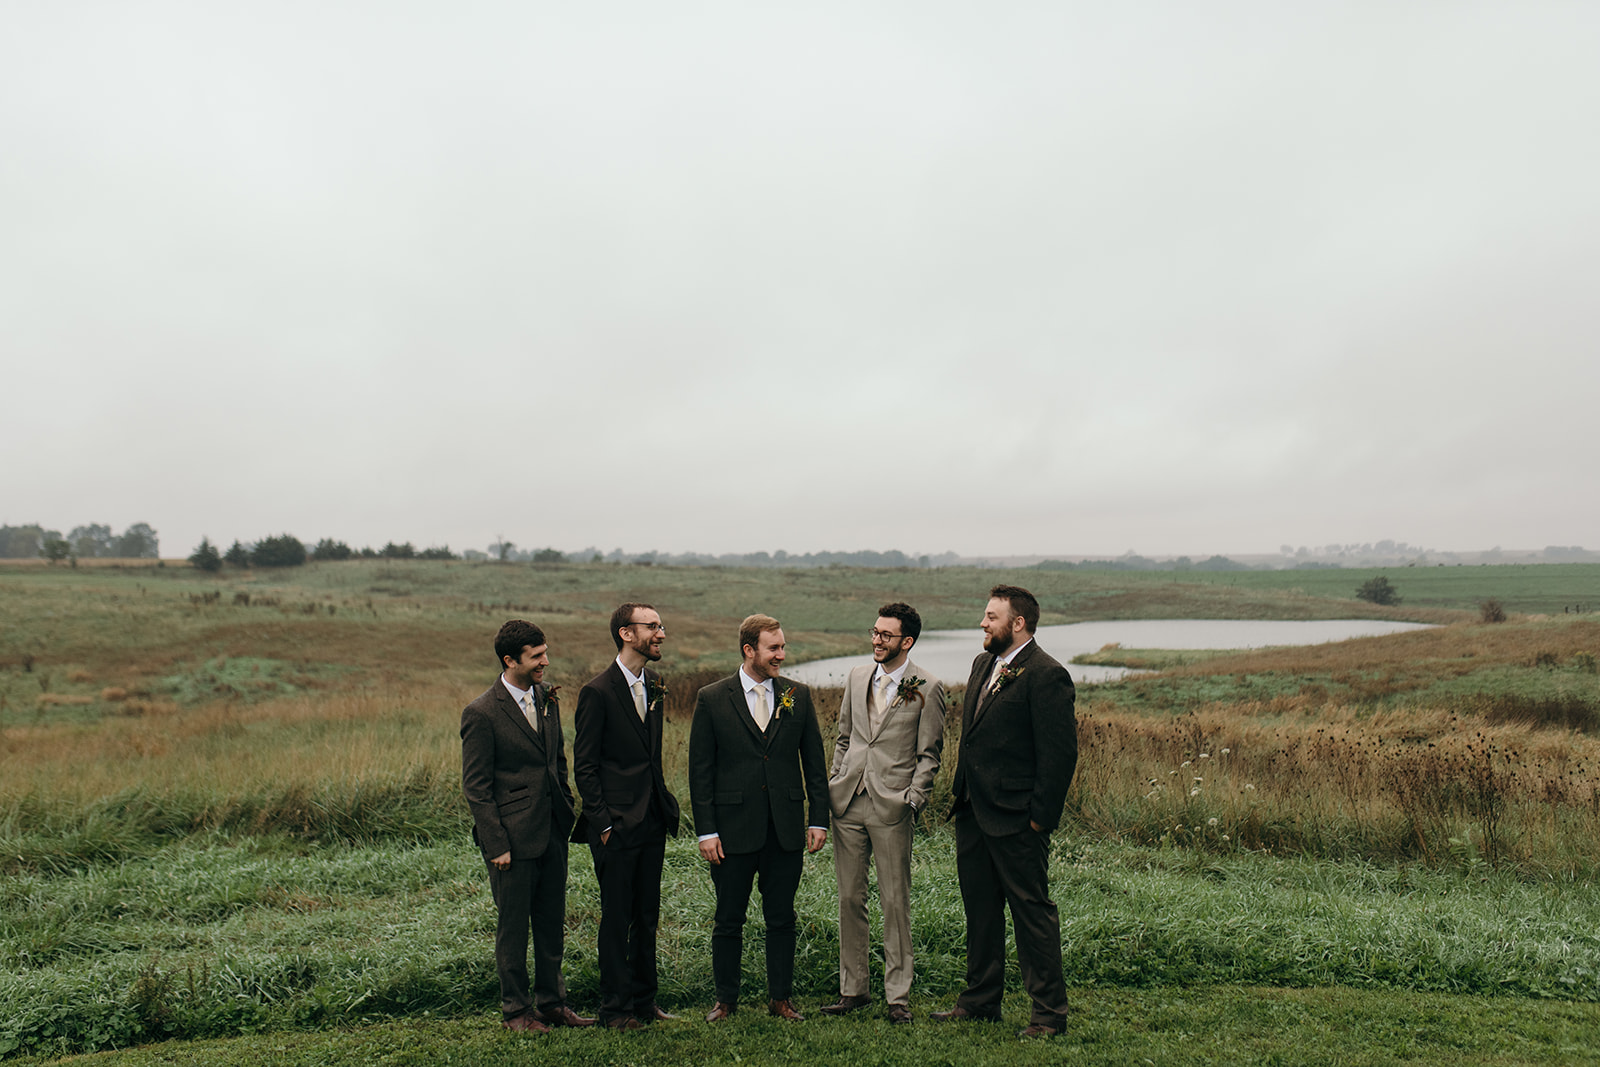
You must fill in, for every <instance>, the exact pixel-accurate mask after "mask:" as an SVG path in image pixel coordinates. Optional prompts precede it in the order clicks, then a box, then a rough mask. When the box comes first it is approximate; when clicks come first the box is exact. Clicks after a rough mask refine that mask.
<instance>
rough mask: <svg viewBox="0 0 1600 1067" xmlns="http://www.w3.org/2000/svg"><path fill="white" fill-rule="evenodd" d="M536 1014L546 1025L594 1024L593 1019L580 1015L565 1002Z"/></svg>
mask: <svg viewBox="0 0 1600 1067" xmlns="http://www.w3.org/2000/svg"><path fill="white" fill-rule="evenodd" d="M535 1014H537V1015H538V1016H539V1021H540V1022H542V1023H544V1024H545V1025H546V1026H593V1025H594V1020H593V1019H586V1018H584V1017H583V1016H582V1015H579V1014H578V1013H577V1012H575V1011H573V1010H572V1009H571V1008H569V1007H567V1006H566V1005H565V1004H563V1005H561V1007H559V1008H551V1009H550V1010H549V1011H541V1012H536V1013H535Z"/></svg>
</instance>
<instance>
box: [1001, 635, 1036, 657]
mask: <svg viewBox="0 0 1600 1067" xmlns="http://www.w3.org/2000/svg"><path fill="white" fill-rule="evenodd" d="M1031 644H1033V638H1031V637H1030V638H1028V639H1027V640H1026V641H1024V642H1022V644H1020V645H1012V646H1011V648H1010V649H1009V650H1007V652H1006V654H1005V655H1003V656H1001V657H1000V662H1001V663H1010V662H1011V661H1012V660H1014V659H1016V658H1017V655H1018V653H1020V652H1021V651H1022V650H1023V649H1025V648H1027V647H1028V646H1029V645H1031Z"/></svg>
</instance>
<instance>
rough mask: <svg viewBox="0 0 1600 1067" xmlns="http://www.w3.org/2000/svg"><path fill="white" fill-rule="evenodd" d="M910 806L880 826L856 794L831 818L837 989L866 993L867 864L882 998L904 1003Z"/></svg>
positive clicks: (845, 993)
mask: <svg viewBox="0 0 1600 1067" xmlns="http://www.w3.org/2000/svg"><path fill="white" fill-rule="evenodd" d="M913 821H914V820H913V819H912V817H911V809H910V808H907V809H906V811H905V815H904V816H903V817H902V818H901V819H900V821H899V822H897V823H893V824H890V825H885V824H883V823H882V822H879V821H878V818H877V816H876V815H875V814H874V812H873V806H872V798H871V797H869V796H867V795H866V794H865V793H858V794H856V795H855V796H854V797H852V798H851V800H850V806H849V807H848V808H846V809H845V813H844V815H843V816H835V817H834V820H833V832H834V838H833V867H834V872H835V873H836V874H837V875H838V878H839V993H840V995H842V996H847V997H862V996H867V995H869V994H868V989H869V988H870V987H869V981H868V980H869V977H870V973H871V972H870V969H869V965H868V959H867V941H868V934H867V930H868V923H867V863H868V861H869V860H872V861H874V862H875V866H876V867H877V870H878V903H879V905H880V906H881V907H882V908H883V996H884V1000H885V1001H887V1002H888V1003H890V1004H903V1005H909V1003H910V997H911V831H912V825H913Z"/></svg>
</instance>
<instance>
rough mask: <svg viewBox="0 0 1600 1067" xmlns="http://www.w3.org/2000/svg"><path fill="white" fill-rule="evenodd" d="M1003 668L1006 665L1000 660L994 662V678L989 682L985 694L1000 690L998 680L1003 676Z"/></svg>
mask: <svg viewBox="0 0 1600 1067" xmlns="http://www.w3.org/2000/svg"><path fill="white" fill-rule="evenodd" d="M1005 667H1006V665H1005V663H1004V662H1003V661H1002V660H998V659H997V660H995V661H994V677H993V678H991V679H990V680H989V686H988V688H987V689H985V690H984V692H985V693H986V694H987V693H992V692H994V691H995V690H996V689H999V688H1000V679H1001V677H1003V675H1004V671H1005Z"/></svg>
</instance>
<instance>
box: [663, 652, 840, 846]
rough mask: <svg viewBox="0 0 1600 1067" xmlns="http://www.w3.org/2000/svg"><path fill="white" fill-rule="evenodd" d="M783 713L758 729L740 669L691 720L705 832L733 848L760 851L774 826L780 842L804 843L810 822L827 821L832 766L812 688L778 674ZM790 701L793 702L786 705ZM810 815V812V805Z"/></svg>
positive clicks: (705, 695) (692, 782) (694, 788)
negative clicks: (808, 813) (746, 697)
mask: <svg viewBox="0 0 1600 1067" xmlns="http://www.w3.org/2000/svg"><path fill="white" fill-rule="evenodd" d="M773 689H774V691H775V692H776V694H777V696H778V700H777V705H778V706H777V707H776V709H775V710H776V714H775V715H774V716H773V720H772V722H771V723H769V724H768V726H767V730H766V732H765V733H762V732H761V731H759V730H757V729H756V724H755V720H754V719H752V718H751V717H750V708H749V705H748V704H746V703H745V698H744V684H743V682H742V680H741V679H740V676H739V674H738V673H735V674H734V675H733V676H732V677H730V678H724V679H723V680H722V681H720V682H713V683H711V684H710V685H708V686H706V687H705V688H704V689H702V690H700V693H699V695H698V696H696V698H695V703H694V721H693V722H692V723H691V724H690V726H689V801H690V804H691V806H692V807H693V809H694V829H695V833H696V835H698V836H701V837H703V836H705V835H706V834H717V835H719V836H720V837H721V838H722V850H723V851H724V852H726V853H730V854H738V853H741V852H756V851H759V850H760V849H761V847H762V846H763V845H765V844H766V841H767V828H768V825H769V824H770V825H771V826H773V827H775V828H776V829H777V834H778V846H779V847H780V848H782V849H784V850H786V851H790V852H793V851H796V850H798V849H801V848H804V847H805V843H806V827H807V826H822V827H826V826H827V825H828V765H827V762H826V760H825V758H824V756H823V752H822V733H821V731H820V730H818V729H817V713H816V712H815V711H814V710H813V709H812V707H811V691H810V690H809V689H807V688H806V687H805V686H803V685H801V684H799V683H798V682H791V681H789V680H787V679H785V678H779V679H777V680H776V681H775V682H774V683H773ZM786 701H790V702H792V704H793V706H792V707H788V708H785V707H782V704H783V703H785V702H786ZM808 803H809V805H810V816H809V820H808V818H807V814H806V812H807V804H808Z"/></svg>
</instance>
